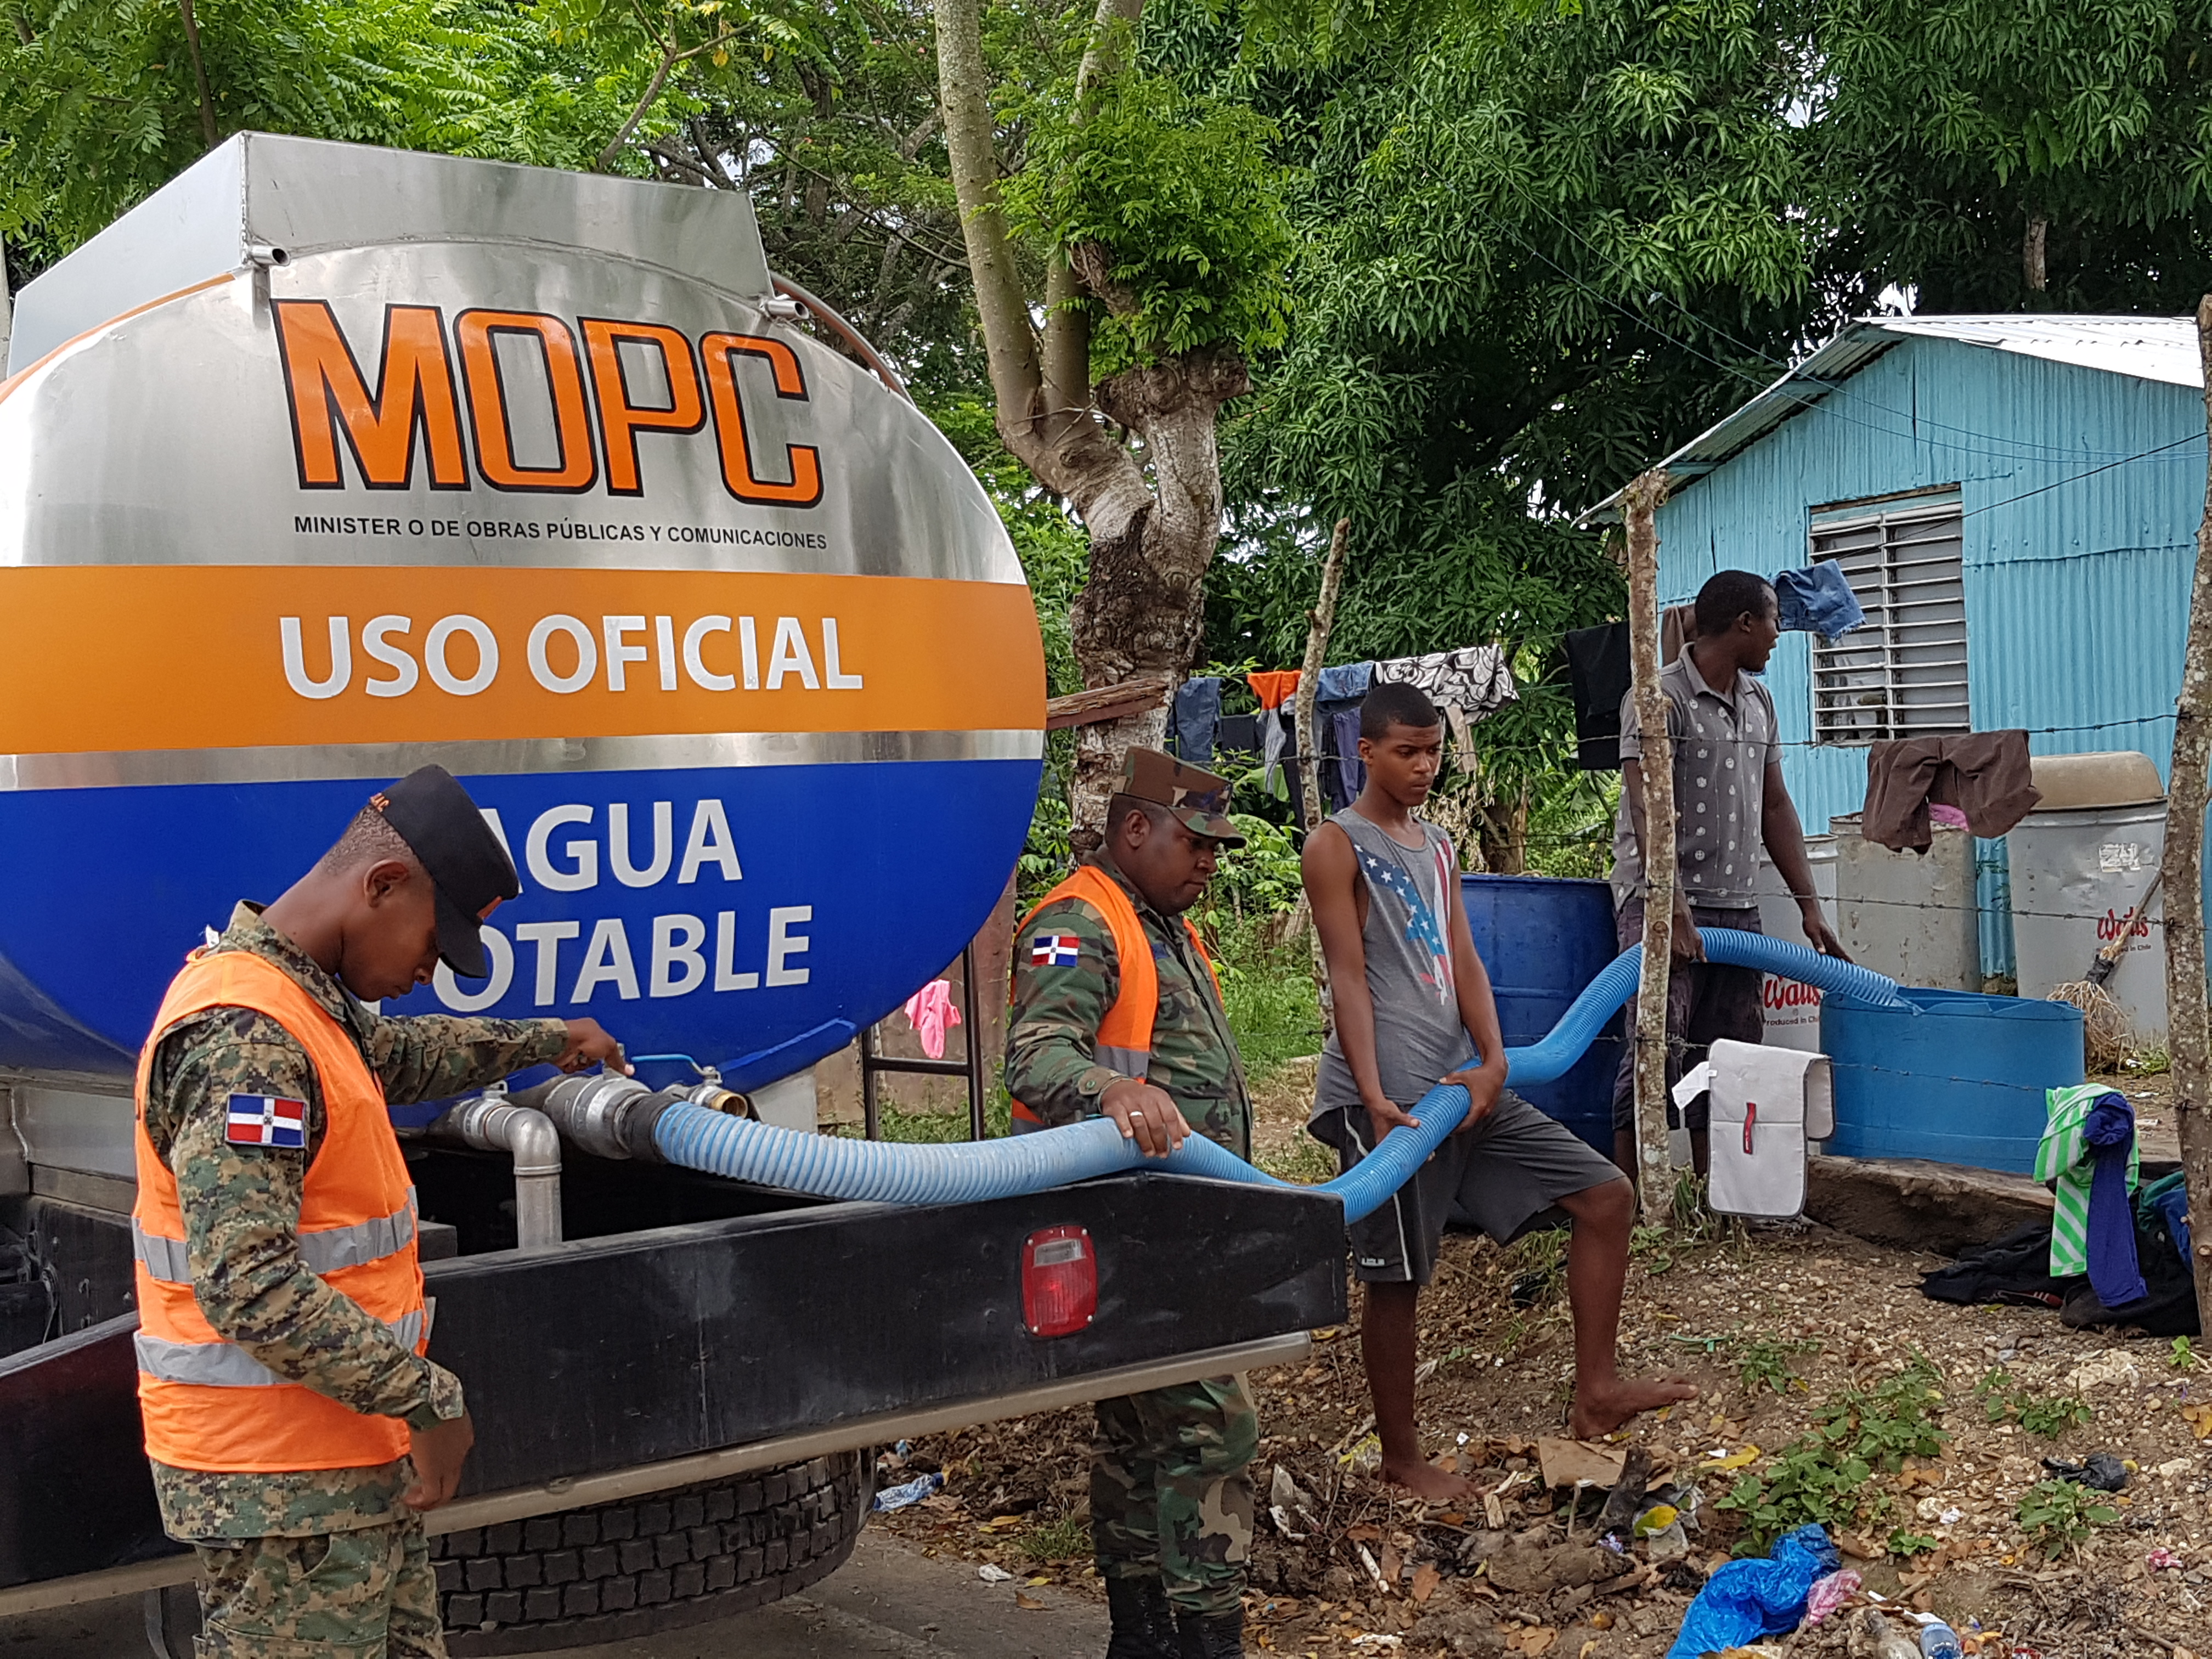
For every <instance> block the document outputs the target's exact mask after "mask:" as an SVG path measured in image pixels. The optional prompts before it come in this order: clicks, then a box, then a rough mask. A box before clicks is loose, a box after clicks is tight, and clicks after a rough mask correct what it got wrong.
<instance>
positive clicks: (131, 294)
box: [0, 132, 773, 375]
mask: <svg viewBox="0 0 2212 1659" xmlns="http://www.w3.org/2000/svg"><path fill="white" fill-rule="evenodd" d="M403 242H504V243H508V244H521V245H532V244H534V245H537V246H543V247H545V248H546V249H548V250H549V251H552V250H554V249H558V250H561V251H562V252H573V251H575V250H578V249H582V250H586V251H588V252H598V253H605V254H611V255H613V256H615V257H617V258H623V259H627V260H630V261H634V262H635V263H638V264H647V265H655V266H659V267H660V268H661V269H663V270H669V271H671V272H674V273H676V274H677V275H679V276H685V277H688V278H690V279H691V280H692V281H694V282H701V283H710V284H712V285H713V286H714V287H716V288H719V289H722V290H724V291H725V292H726V293H729V294H732V295H737V296H738V297H739V298H740V299H746V300H758V299H760V298H763V296H765V295H768V294H769V293H770V292H771V291H772V289H773V284H772V283H771V281H770V279H769V269H768V256H767V255H766V253H765V252H763V250H762V247H761V239H760V227H759V225H758V224H757V222H755V220H754V218H753V210H752V203H751V201H750V198H749V197H746V196H745V195H744V192H742V191H719V190H715V191H702V190H699V189H696V188H695V187H693V186H691V185H667V184H659V183H654V182H648V181H647V180H643V179H620V178H609V177H605V176H603V175H600V174H597V173H568V172H562V171H558V170H556V169H553V168H550V167H522V166H518V165H516V164H514V163H512V162H506V161H477V160H475V159H472V158H469V157H465V156H456V155H428V154H426V153H424V152H422V151H419V150H393V149H371V148H368V147H367V146H364V145H360V144H343V143H331V142H330V141H327V140H325V139H319V138H288V137H280V136H278V135H276V134H274V133H267V132H241V133H239V134H238V135H237V136H235V137H232V138H230V139H228V140H227V141H225V142H224V143H222V144H221V145H219V146H217V147H216V149H212V150H210V151H209V152H208V154H207V155H205V156H204V157H202V158H201V159H200V160H199V161H196V162H195V163H193V164H192V166H191V167H188V168H186V169H185V171H184V172H183V173H179V174H178V175H177V176H176V177H175V178H174V179H171V180H170V181H169V182H168V183H167V184H166V185H162V186H161V189H159V190H157V191H155V192H154V193H153V194H152V195H151V196H149V197H147V198H146V199H145V200H144V201H143V202H141V203H139V204H138V205H137V207H134V208H132V209H131V210H130V211H129V212H128V213H126V214H125V215H124V216H122V217H121V218H119V219H118V220H117V221H116V222H114V223H113V224H112V225H110V226H109V227H108V228H106V229H105V230H103V231H101V232H100V234H98V235H97V236H94V238H92V240H89V241H88V242H86V243H85V244H84V245H83V246H82V247H80V248H78V249H77V250H76V252H73V253H71V254H70V255H69V256H68V257H67V258H64V259H62V260H61V261H60V262H59V263H58V264H55V265H54V266H53V267H52V269H51V270H47V271H46V272H45V273H43V274H42V275H41V276H39V278H38V279H37V280H36V281H35V282H33V283H29V284H27V286H26V287H25V288H24V289H23V291H22V292H21V294H20V295H17V296H16V300H15V332H14V337H13V339H12V341H11V342H10V343H9V350H8V357H7V361H6V362H4V363H0V375H4V374H11V373H13V372H15V370H16V369H19V368H27V367H28V366H29V365H30V364H33V363H35V362H38V361H39V359H40V358H41V357H43V356H46V354H47V353H48V352H50V351H52V349H54V348H55V347H57V346H59V345H63V344H64V343H67V342H69V341H70V340H72V339H74V338H75V337H76V336H78V335H80V334H82V333H83V332H84V331H86V330H88V329H92V328H97V327H99V326H100V325H101V324H103V323H105V322H106V321H108V320H109V319H112V318H116V317H120V316H121V315H122V314H123V313H125V312H128V311H131V310H132V309H134V308H136V307H139V306H143V305H145V304H148V303H149V302H150V301H155V300H157V299H160V298H161V297H162V296H163V295H168V294H173V293H175V292H176V291H177V290H178V289H181V288H183V287H185V285H186V284H188V283H196V282H198V281H200V280H202V279H203V278H204V277H205V276H208V275H209V273H210V272H212V271H219V270H239V269H240V268H242V267H244V266H246V265H247V264H256V263H269V262H272V261H273V262H275V263H280V264H281V263H283V262H284V261H286V260H289V259H290V258H298V257H300V256H301V255H305V254H309V253H320V252H330V251H331V250H334V249H338V248H348V247H373V246H392V245H393V244H397V243H403Z"/></svg>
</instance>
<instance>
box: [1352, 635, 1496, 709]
mask: <svg viewBox="0 0 2212 1659" xmlns="http://www.w3.org/2000/svg"><path fill="white" fill-rule="evenodd" d="M1375 680H1376V684H1378V685H1413V686H1419V688H1420V689H1421V690H1424V691H1425V692H1427V693H1428V694H1429V700H1430V701H1431V702H1433V703H1435V704H1436V705H1437V707H1438V708H1452V707H1458V708H1464V709H1466V710H1467V711H1468V714H1473V715H1475V716H1476V717H1478V718H1480V716H1482V715H1484V714H1488V713H1490V711H1491V710H1492V709H1493V708H1498V706H1499V705H1500V704H1503V703H1509V702H1516V701H1517V700H1518V699H1519V697H1520V695H1521V694H1520V693H1519V692H1518V691H1516V690H1514V689H1513V671H1512V670H1511V669H1510V668H1509V667H1508V666H1507V665H1506V662H1505V651H1504V647H1502V646H1496V645H1470V646H1465V647H1462V648H1461V649H1459V650H1457V651H1431V652H1430V653H1428V654H1427V655H1426V656H1421V657H1401V658H1399V659H1396V660H1395V661H1394V662H1378V663H1376V665H1375Z"/></svg>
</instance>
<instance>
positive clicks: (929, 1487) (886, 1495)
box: [869, 1442, 1804, 1601]
mask: <svg viewBox="0 0 2212 1659" xmlns="http://www.w3.org/2000/svg"><path fill="white" fill-rule="evenodd" d="M902 1443H903V1442H902ZM944 1485H945V1477H944V1476H943V1475H941V1474H923V1475H917V1476H915V1478H914V1479H913V1480H909V1481H908V1482H907V1483H906V1484H905V1485H904V1486H886V1487H884V1489H883V1490H882V1491H881V1492H878V1493H877V1494H876V1501H875V1502H874V1503H873V1504H871V1505H870V1506H869V1507H870V1508H872V1509H873V1510H875V1512H876V1513H877V1514H878V1515H884V1514H887V1513H889V1512H890V1510H902V1509H904V1508H905V1507H906V1506H907V1505H908V1504H919V1503H920V1502H921V1500H922V1499H923V1498H927V1497H928V1496H929V1495H930V1493H932V1492H936V1491H937V1490H939V1488H940V1487H942V1486H944ZM1798 1599H1799V1600H1801V1601H1802V1600H1803V1599H1804V1598H1803V1597H1802V1596H1801V1597H1799V1598H1798Z"/></svg>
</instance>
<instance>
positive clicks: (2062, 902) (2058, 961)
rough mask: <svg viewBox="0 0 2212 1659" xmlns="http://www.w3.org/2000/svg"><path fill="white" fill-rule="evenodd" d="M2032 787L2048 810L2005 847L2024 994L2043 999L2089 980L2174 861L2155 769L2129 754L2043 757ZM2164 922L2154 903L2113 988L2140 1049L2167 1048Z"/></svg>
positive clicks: (2109, 989) (2109, 987)
mask: <svg viewBox="0 0 2212 1659" xmlns="http://www.w3.org/2000/svg"><path fill="white" fill-rule="evenodd" d="M2034 779H2035V787H2037V788H2038V789H2039V790H2041V791H2042V792H2043V794H2044V799H2045V803H2046V804H2047V805H2046V806H2045V809H2043V810H2039V811H2033V812H2031V813H2029V814H2028V815H2027V817H2024V818H2022V819H2021V821H2020V823H2019V824H2018V825H2016V826H2015V828H2014V829H2013V832H2012V833H2011V835H2009V836H2007V837H2006V847H2007V849H2008V854H2009V856H2010V859H2011V863H2012V933H2013V950H2014V955H2015V959H2016V961H2017V963H2018V967H2019V973H2020V994H2021V995H2022V996H2024V997H2046V996H2049V995H2050V994H2051V990H2052V988H2053V987H2056V986H2059V985H2064V984H2067V983H2069V982H2070V981H2075V980H2079V979H2082V978H2085V977H2087V973H2088V969H2089V963H2090V961H2091V959H2092V958H2093V957H2095V956H2096V954H2097V952H2098V951H2100V950H2102V949H2103V948H2104V947H2105V946H2106V945H2108V944H2110V943H2111V942H2112V939H2114V938H2116V937H2117V936H2118V933H2119V930H2120V928H2121V927H2122V925H2123V924H2124V922H2125V921H2126V920H2127V917H2128V913H2129V912H2130V911H2131V910H2132V909H2134V908H2135V907H2136V905H2137V904H2138V903H2139V902H2142V896H2143V894H2144V892H2145V890H2147V889H2148V887H2149V885H2150V882H2151V878H2152V877H2154V875H2156V874H2157V873H2158V866H2159V860H2160V858H2161V857H2163V856H2164V854H2165V851H2166V797H2165V796H2164V795H2163V794H2162V793H2160V787H2159V777H2158V769H2157V767H2156V766H2155V765H2154V764H2153V763H2152V761H2151V758H2150V757H2149V756H2148V755H2142V754H2136V753H2133V752H2129V751H2123V752H2120V753H2117V754H2106V755H2053V756H2039V757H2037V758H2036V760H2035V763H2034ZM2051 806H2056V807H2057V809H2058V810H2050V808H2051ZM2165 916H2166V910H2165V906H2164V905H2163V903H2162V902H2160V900H2159V899H2153V900H2152V902H2151V903H2150V906H2149V908H2148V910H2147V911H2146V913H2145V914H2144V915H2143V917H2142V920H2141V921H2138V922H2136V924H2135V925H2134V926H2133V927H2130V928H2129V929H2128V932H2129V935H2130V937H2129V939H2128V942H2127V945H2126V946H2125V947H2124V949H2123V950H2122V951H2121V952H2120V957H2119V961H2118V963H2115V964H2114V966H2113V969H2112V977H2111V978H2110V979H2108V980H2106V981H2105V990H2106V993H2107V994H2109V995H2110V996H2111V997H2112V1000H2114V1001H2115V1002H2117V1003H2118V1004H2119V1005H2120V1007H2121V1009H2122V1010H2123V1012H2125V1013H2126V1015H2127V1017H2128V1022H2129V1024H2130V1025H2132V1026H2133V1027H2134V1028H2135V1040H2136V1043H2137V1044H2138V1045H2139V1046H2142V1047H2144V1048H2163V1047H2164V1046H2165V1044H2166V921H2165Z"/></svg>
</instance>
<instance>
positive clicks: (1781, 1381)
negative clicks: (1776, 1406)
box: [1735, 1337, 1820, 1394]
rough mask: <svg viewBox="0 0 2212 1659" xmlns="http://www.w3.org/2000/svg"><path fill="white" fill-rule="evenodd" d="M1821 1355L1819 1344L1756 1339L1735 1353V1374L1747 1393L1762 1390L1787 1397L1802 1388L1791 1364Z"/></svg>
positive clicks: (1781, 1339)
mask: <svg viewBox="0 0 2212 1659" xmlns="http://www.w3.org/2000/svg"><path fill="white" fill-rule="evenodd" d="M1818 1352H1820V1344H1819V1343H1818V1342H1814V1341H1801V1340H1788V1339H1784V1338H1778V1337H1762V1338H1759V1339H1756V1340H1752V1341H1748V1342H1746V1343H1744V1344H1743V1345H1742V1346H1741V1347H1740V1348H1738V1349H1737V1350H1736V1358H1735V1370H1736V1375H1737V1376H1739V1377H1740V1378H1741V1379H1742V1382H1743V1386H1744V1389H1745V1390H1746V1392H1747V1393H1756V1392H1757V1391H1758V1390H1759V1389H1762V1388H1765V1389H1771V1390H1772V1391H1773V1392H1774V1393H1776V1394H1786V1393H1788V1392H1789V1391H1790V1389H1793V1388H1795V1389H1803V1388H1804V1387H1805V1382H1804V1379H1803V1378H1802V1377H1800V1376H1798V1375H1797V1374H1796V1372H1795V1371H1793V1370H1791V1369H1790V1361H1792V1360H1793V1359H1797V1358H1802V1357H1803V1356H1805V1355H1808V1354H1816V1353H1818Z"/></svg>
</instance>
